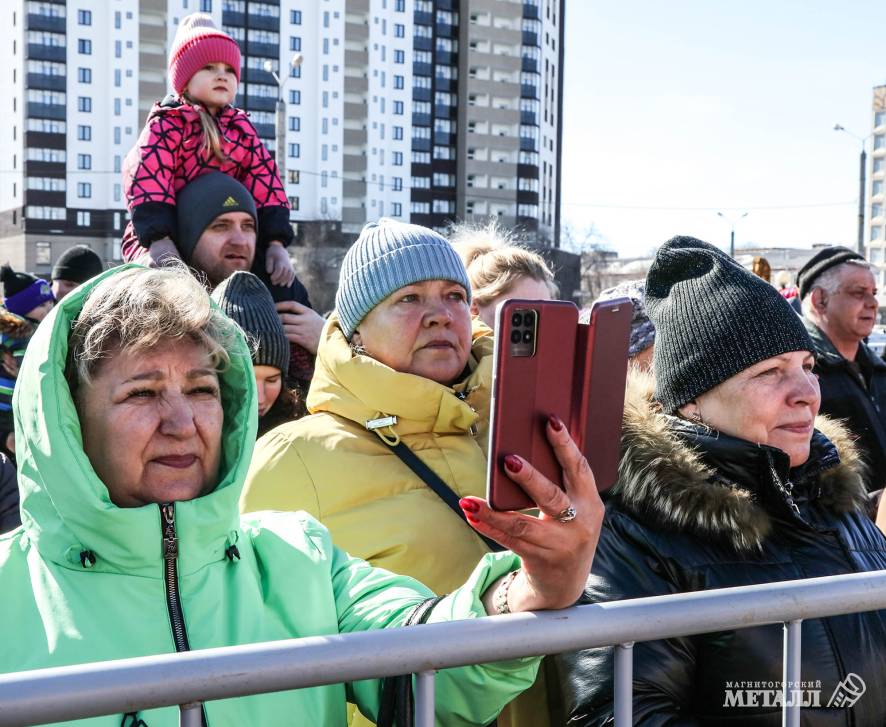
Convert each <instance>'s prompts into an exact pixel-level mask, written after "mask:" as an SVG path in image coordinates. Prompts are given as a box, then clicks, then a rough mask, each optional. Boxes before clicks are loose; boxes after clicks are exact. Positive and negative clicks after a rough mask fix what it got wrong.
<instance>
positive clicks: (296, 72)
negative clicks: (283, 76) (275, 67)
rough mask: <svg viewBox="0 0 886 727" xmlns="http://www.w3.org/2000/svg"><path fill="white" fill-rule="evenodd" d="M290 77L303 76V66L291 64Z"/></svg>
mask: <svg viewBox="0 0 886 727" xmlns="http://www.w3.org/2000/svg"><path fill="white" fill-rule="evenodd" d="M289 77H290V78H301V66H290V67H289Z"/></svg>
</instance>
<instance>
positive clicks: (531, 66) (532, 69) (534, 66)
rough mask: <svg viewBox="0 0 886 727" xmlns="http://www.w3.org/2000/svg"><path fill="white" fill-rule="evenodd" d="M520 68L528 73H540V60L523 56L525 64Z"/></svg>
mask: <svg viewBox="0 0 886 727" xmlns="http://www.w3.org/2000/svg"><path fill="white" fill-rule="evenodd" d="M520 68H521V69H522V70H524V71H526V72H527V73H538V60H537V59H536V58H528V57H526V56H523V62H522V63H521V64H520Z"/></svg>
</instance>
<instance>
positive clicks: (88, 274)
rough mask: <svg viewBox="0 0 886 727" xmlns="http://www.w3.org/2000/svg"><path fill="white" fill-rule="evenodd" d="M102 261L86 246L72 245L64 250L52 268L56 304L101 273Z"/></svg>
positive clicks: (53, 293)
mask: <svg viewBox="0 0 886 727" xmlns="http://www.w3.org/2000/svg"><path fill="white" fill-rule="evenodd" d="M104 269H105V265H104V263H103V262H102V259H101V258H100V257H99V256H98V254H96V253H95V252H93V250H92V248H90V247H87V246H86V245H74V247H69V248H68V249H67V250H65V251H64V252H63V253H62V254H61V255H60V256H59V258H58V260H56V261H55V265H53V266H52V274H51V275H50V276H49V277H50V279H51V280H52V295H53V297H54V298H55V302H56V303H58V302H59V301H60V300H61V299H62V298H64V297H65V296H66V295H67V294H68V293H70V292H71V291H72V290H73V289H74V288H76V287H77V286H78V285H80V284H81V283H85V282H86V281H87V280H89V279H90V278H94V277H95V276H96V275H98V274H99V273H101V272H103V271H104Z"/></svg>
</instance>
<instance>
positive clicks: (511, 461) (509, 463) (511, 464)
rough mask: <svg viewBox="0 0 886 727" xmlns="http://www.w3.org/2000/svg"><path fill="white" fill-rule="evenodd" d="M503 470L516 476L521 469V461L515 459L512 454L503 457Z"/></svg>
mask: <svg viewBox="0 0 886 727" xmlns="http://www.w3.org/2000/svg"><path fill="white" fill-rule="evenodd" d="M505 469H506V470H507V471H508V472H513V473H514V474H517V473H518V472H519V471H520V470H521V469H523V461H522V460H521V459H520V458H519V457H515V456H514V455H513V454H508V455H505Z"/></svg>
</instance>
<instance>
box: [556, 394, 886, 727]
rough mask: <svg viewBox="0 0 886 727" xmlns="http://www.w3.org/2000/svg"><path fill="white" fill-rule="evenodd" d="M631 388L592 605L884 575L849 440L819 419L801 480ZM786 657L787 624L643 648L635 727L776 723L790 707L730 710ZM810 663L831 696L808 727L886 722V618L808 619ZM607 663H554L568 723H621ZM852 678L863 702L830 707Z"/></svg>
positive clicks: (775, 678) (805, 633)
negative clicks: (732, 692)
mask: <svg viewBox="0 0 886 727" xmlns="http://www.w3.org/2000/svg"><path fill="white" fill-rule="evenodd" d="M636 384H637V382H636V381H634V382H632V389H631V392H630V394H629V398H628V403H627V407H626V413H625V428H624V434H623V457H622V462H621V470H620V475H621V476H620V479H619V482H618V484H617V485H616V487H615V488H614V489H613V491H612V495H611V496H610V498H609V501H608V502H607V506H606V519H605V521H604V525H603V532H602V535H601V538H600V543H599V546H598V547H597V553H596V556H595V558H594V566H593V570H592V573H591V577H590V579H589V581H588V588H587V590H586V593H585V597H584V602H587V603H596V602H600V601H614V600H621V599H629V598H638V597H643V596H657V595H664V594H669V593H681V592H687V591H700V590H708V589H715V588H727V587H731V586H745V585H751V584H757V583H768V582H774V581H787V580H795V579H800V578H814V577H818V576H829V575H837V574H843V573H854V572H859V571H872V570H880V569H886V537H884V536H883V535H882V534H881V533H880V531H879V530H877V528H876V527H875V526H874V524H873V523H872V522H871V521H870V520H869V519H868V518H867V517H866V516H865V515H863V514H862V513H861V510H860V509H859V508H860V507H861V505H862V503H863V502H864V499H865V497H864V486H863V483H862V479H861V476H860V471H861V464H860V462H859V459H858V455H857V454H856V452H855V450H854V448H853V446H852V444H851V441H850V439H849V437H848V436H847V434H846V432H845V430H844V429H842V428H841V427H840V426H838V425H835V424H834V423H833V422H830V421H828V420H826V419H822V418H820V419H819V420H818V421H817V422H816V425H817V427H818V429H819V430H821V431H816V434H815V436H814V438H813V446H812V454H811V456H810V459H809V461H808V462H807V463H806V464H805V465H803V466H802V467H799V468H796V469H794V470H790V469H789V462H788V458H787V455H785V454H784V453H783V452H781V451H780V450H777V449H774V448H771V447H766V446H757V445H755V444H751V443H748V442H745V441H743V440H738V439H735V438H733V437H728V436H725V435H719V436H717V435H716V433H715V432H712V431H711V430H708V429H705V428H701V427H696V426H694V425H690V424H688V423H686V422H683V421H682V420H679V419H675V418H673V417H668V416H665V415H662V414H659V413H657V412H656V411H654V409H653V407H652V405H651V403H650V400H649V398H648V397H649V392H648V391H646V390H643V391H638V390H637V386H636ZM823 431H824V432H827V436H825V434H823V433H822V432H823ZM838 452H839V454H838ZM841 458H842V459H841ZM791 483H792V484H791ZM782 643H783V636H782V627H781V625H773V626H765V627H757V628H751V629H743V630H737V631H727V632H722V633H716V634H708V635H701V636H693V637H686V638H676V639H669V640H664V641H654V642H646V643H637V644H636V645H635V646H634V680H633V694H634V701H633V709H634V719H635V721H636V723H637V724H643V725H669V726H672V725H723V726H725V725H729V726H733V725H735V726H737V725H742V727H744V726H745V725H749V726H750V727H764V726H765V727H769V726H770V725H771V726H772V727H776V726H777V725H781V710H780V707H779V706H769V707H751V706H742V707H739V706H736V705H735V703H734V702H733V704H732V705H731V706H725V705H726V704H727V701H728V699H735V697H734V696H730V697H727V690H729V689H730V688H734V686H733V687H730V683H732V684H733V685H734V684H735V683H738V682H780V680H781V679H782ZM802 653H803V660H802V672H801V673H802V678H803V680H804V681H806V682H821V686H820V697H819V699H820V703H821V707H820V708H817V709H804V710H803V721H802V724H803V725H806V726H807V727H830V726H831V725H834V726H835V727H836V725H840V726H841V727H848V726H857V727H867V726H870V727H883V725H884V724H886V691H884V690H883V689H882V681H883V678H884V675H886V611H878V612H872V613H862V614H851V615H847V616H837V617H833V618H825V619H817V620H810V621H805V622H804V623H803V625H802ZM612 655H613V654H612V649H611V648H607V649H591V650H585V651H582V652H578V653H573V654H567V655H563V656H561V657H558V658H557V668H558V673H559V677H560V683H561V688H562V690H563V694H564V699H565V702H566V710H567V714H568V715H569V716H570V720H569V722H568V724H570V725H603V724H611V722H612V711H613V704H612V699H613V696H612V667H613V659H612ZM850 672H851V673H854V674H857V675H859V676H860V677H861V678H862V679H863V680H864V681H865V683H866V684H867V692H866V693H865V694H864V695H863V696H862V697H861V698H860V699H859V700H858V702H857V703H856V704H855V706H854V707H853V708H851V709H842V708H828V707H827V704H828V702H829V700H830V699H831V696H832V694H833V692H834V690H835V688H836V687H837V684H838V683H839V682H840V681H841V680H842V679H844V678H845V677H846V676H847V674H849V673H850ZM764 687H765V685H764ZM812 698H814V697H812ZM739 699H741V697H739Z"/></svg>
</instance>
